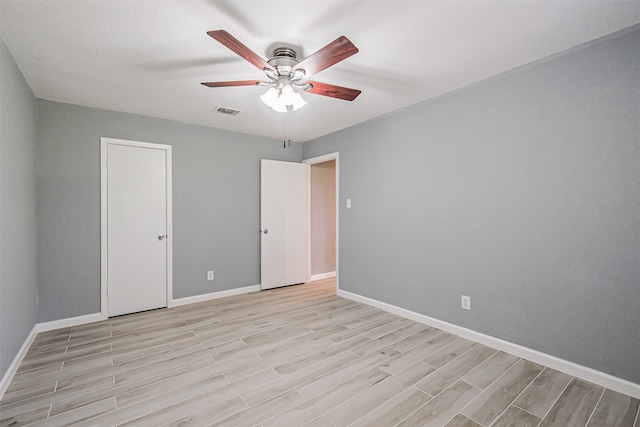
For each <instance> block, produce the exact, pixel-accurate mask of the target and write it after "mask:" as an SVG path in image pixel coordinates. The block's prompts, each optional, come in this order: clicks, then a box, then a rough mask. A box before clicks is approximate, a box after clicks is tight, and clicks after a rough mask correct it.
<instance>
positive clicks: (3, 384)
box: [0, 324, 38, 400]
mask: <svg viewBox="0 0 640 427" xmlns="http://www.w3.org/2000/svg"><path fill="white" fill-rule="evenodd" d="M36 335H38V325H37V324H36V325H33V329H31V332H30V333H29V335H27V338H26V339H25V340H24V343H22V347H20V350H18V354H16V357H14V358H13V362H11V365H9V368H8V369H7V371H6V372H5V373H4V375H3V376H2V379H1V380H0V400H2V398H3V397H4V393H5V392H6V391H7V388H8V387H9V384H11V380H13V376H14V375H15V374H16V372H17V371H18V366H20V363H22V359H24V356H25V355H26V354H27V351H28V350H29V347H30V346H31V344H32V343H33V340H34V339H35V338H36Z"/></svg>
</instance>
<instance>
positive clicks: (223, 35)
mask: <svg viewBox="0 0 640 427" xmlns="http://www.w3.org/2000/svg"><path fill="white" fill-rule="evenodd" d="M207 34H209V35H210V36H211V37H213V38H214V39H216V40H217V41H219V42H220V43H222V44H223V45H225V46H226V47H228V48H229V49H231V50H232V51H234V52H235V53H237V54H238V55H240V56H241V57H242V58H244V59H245V60H247V61H249V62H250V63H252V64H253V65H254V66H256V67H258V68H260V69H261V70H264V69H265V68H269V69H273V67H272V66H271V65H269V64H268V63H267V61H265V60H264V59H262V58H261V57H260V56H259V55H258V54H257V53H255V52H254V51H252V50H251V49H249V48H248V47H247V46H245V45H244V44H242V42H241V41H240V40H238V39H237V38H235V37H233V36H232V35H231V34H229V33H228V32H226V31H225V30H215V31H208V32H207Z"/></svg>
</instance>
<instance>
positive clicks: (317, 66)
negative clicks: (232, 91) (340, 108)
mask: <svg viewBox="0 0 640 427" xmlns="http://www.w3.org/2000/svg"><path fill="white" fill-rule="evenodd" d="M207 34H208V35H209V36H211V37H213V38H214V39H215V40H217V41H218V42H220V43H221V44H223V45H224V46H226V47H228V48H229V49H231V50H232V51H233V52H235V53H236V54H238V55H239V56H241V57H242V58H243V59H245V60H247V61H249V62H250V63H251V64H253V65H254V66H256V67H258V68H260V69H261V70H262V71H263V72H264V73H265V74H266V76H267V78H268V81H262V80H238V81H228V82H205V83H202V84H203V85H205V86H207V87H230V86H253V85H257V86H265V87H269V90H267V92H266V93H265V94H264V95H262V96H261V99H262V101H263V102H264V103H265V104H267V105H268V106H269V107H271V108H272V109H274V110H275V111H279V112H287V111H293V110H297V109H298V108H300V107H302V106H304V105H305V104H306V102H305V101H304V99H302V97H301V96H300V94H299V93H298V92H297V90H304V91H306V92H309V93H313V94H315V95H322V96H328V97H330V98H337V99H343V100H345V101H353V100H354V99H356V97H357V96H358V95H360V91H359V90H357V89H350V88H348V87H342V86H336V85H332V84H328V83H322V82H317V81H312V80H306V79H307V78H309V77H310V76H311V75H313V74H316V73H318V72H320V71H322V70H324V69H326V68H328V67H330V66H332V65H335V64H337V63H338V62H340V61H342V60H344V59H346V58H348V57H350V56H352V55H354V54H356V53H358V48H357V47H355V45H354V44H353V43H351V41H350V40H349V39H348V38H346V37H345V36H340V37H338V38H337V39H335V40H334V41H332V42H331V43H329V44H328V45H326V46H325V47H323V48H322V49H320V50H318V51H317V52H315V53H314V54H312V55H311V56H309V57H307V58H305V59H304V60H302V61H298V59H296V51H295V50H293V49H291V48H289V47H278V48H276V49H274V51H273V57H272V58H271V59H269V60H268V61H265V60H264V59H262V58H261V57H260V56H259V55H258V54H256V53H255V52H253V51H252V50H251V49H249V48H248V47H247V46H245V45H244V44H242V42H240V41H239V40H238V39H236V38H235V37H234V36H232V35H231V34H229V33H228V32H227V31H225V30H215V31H209V32H207Z"/></svg>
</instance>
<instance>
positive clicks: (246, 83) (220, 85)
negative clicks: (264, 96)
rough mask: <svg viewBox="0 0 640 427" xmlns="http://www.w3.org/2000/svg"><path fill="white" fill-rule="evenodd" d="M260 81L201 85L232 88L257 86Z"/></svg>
mask: <svg viewBox="0 0 640 427" xmlns="http://www.w3.org/2000/svg"><path fill="white" fill-rule="evenodd" d="M258 83H260V80H236V81H232V82H206V83H201V84H203V85H205V86H207V87H230V86H255V85H257V84H258Z"/></svg>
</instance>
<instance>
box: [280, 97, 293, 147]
mask: <svg viewBox="0 0 640 427" xmlns="http://www.w3.org/2000/svg"><path fill="white" fill-rule="evenodd" d="M291 113H293V107H292V106H291V105H287V112H286V113H284V138H283V141H282V148H287V145H288V146H289V147H291V135H290V127H291V123H290V122H291Z"/></svg>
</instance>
